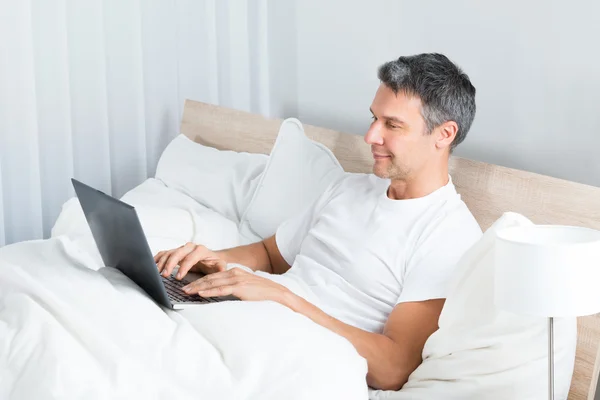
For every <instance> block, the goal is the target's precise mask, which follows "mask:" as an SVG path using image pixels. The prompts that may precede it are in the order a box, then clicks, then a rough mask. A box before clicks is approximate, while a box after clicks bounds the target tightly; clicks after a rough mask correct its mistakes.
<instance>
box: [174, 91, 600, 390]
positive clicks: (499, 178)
mask: <svg viewBox="0 0 600 400" xmlns="http://www.w3.org/2000/svg"><path fill="white" fill-rule="evenodd" d="M280 124H281V120H276V119H267V118H264V117H262V116H260V115H256V114H250V113H247V112H243V111H237V110H232V109H229V108H224V107H219V106H214V105H210V104H205V103H200V102H195V101H191V100H187V101H186V103H185V109H184V112H183V120H182V123H181V133H183V134H185V135H187V136H188V137H189V138H191V139H192V140H194V141H196V142H199V143H202V144H204V145H208V146H212V147H215V148H218V149H221V150H234V151H246V152H250V153H263V154H269V152H270V151H271V148H272V146H273V143H274V142H275V138H276V136H277V132H278V131H279V125H280ZM304 130H305V132H306V134H307V136H308V137H310V138H311V139H313V140H315V141H318V142H321V143H323V144H324V145H326V146H327V147H329V148H330V149H331V150H332V151H333V152H334V154H335V155H336V157H337V158H338V160H339V161H340V163H341V164H342V166H343V167H344V169H345V170H346V171H348V172H371V170H372V165H373V161H372V155H371V149H370V146H368V145H367V144H365V143H364V141H363V138H362V136H358V135H351V134H347V133H342V132H336V131H333V130H330V129H325V128H320V127H316V126H310V125H304ZM450 174H451V175H452V179H453V182H454V184H455V186H456V188H457V190H458V192H459V193H460V194H461V196H462V198H463V200H464V201H465V203H467V205H468V206H469V209H470V210H471V212H472V213H473V215H474V216H475V218H476V219H477V221H478V222H479V224H480V225H481V228H482V229H483V230H485V229H487V228H488V227H489V226H490V225H491V224H492V223H493V222H494V221H495V220H496V219H498V218H499V217H500V216H501V215H502V213H504V212H505V211H514V212H518V213H520V214H523V215H525V216H526V217H528V218H529V219H531V220H532V221H533V222H535V223H537V224H564V225H578V226H585V227H589V228H594V229H599V230H600V188H597V187H594V186H588V185H583V184H580V183H575V182H570V181H565V180H562V179H557V178H551V177H548V176H543V175H538V174H534V173H531V172H526V171H520V170H515V169H510V168H505V167H501V166H498V165H492V164H486V163H483V162H479V161H473V160H468V159H465V158H459V157H452V158H451V161H450ZM599 344H600V315H593V316H588V317H581V318H579V319H578V339H577V354H576V361H575V372H574V374H573V380H572V383H571V390H570V392H569V400H594V396H595V392H596V385H597V380H598V372H599V371H598V368H599V366H600V362H599V359H600V357H599Z"/></svg>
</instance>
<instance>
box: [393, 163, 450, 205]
mask: <svg viewBox="0 0 600 400" xmlns="http://www.w3.org/2000/svg"><path fill="white" fill-rule="evenodd" d="M447 184H448V168H447V167H446V168H439V169H437V170H436V171H435V172H428V173H423V174H420V175H419V176H416V177H411V178H408V179H397V180H392V183H391V184H390V187H389V188H388V191H387V196H388V197H389V198H390V199H392V200H407V199H416V198H419V197H425V196H427V195H428V194H431V193H433V192H435V191H436V190H438V189H439V188H441V187H443V186H445V185H447Z"/></svg>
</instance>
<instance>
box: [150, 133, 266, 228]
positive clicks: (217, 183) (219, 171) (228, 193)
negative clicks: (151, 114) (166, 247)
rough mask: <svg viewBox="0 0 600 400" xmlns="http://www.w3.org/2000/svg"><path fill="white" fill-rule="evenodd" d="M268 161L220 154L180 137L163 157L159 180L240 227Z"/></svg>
mask: <svg viewBox="0 0 600 400" xmlns="http://www.w3.org/2000/svg"><path fill="white" fill-rule="evenodd" d="M242 139H243V138H242ZM267 160H268V156H266V155H264V154H252V153H237V152H235V151H228V150H226V151H221V150H217V149H215V148H212V147H208V146H203V145H201V144H199V143H196V142H194V141H192V140H191V139H189V138H188V137H186V136H185V135H179V136H177V137H176V138H175V139H173V141H172V142H171V143H170V144H169V146H167V148H166V149H165V151H164V152H163V154H162V156H161V157H160V160H159V162H158V166H157V168H156V179H159V180H160V181H162V182H163V183H164V184H165V185H167V186H168V187H170V188H173V189H176V190H179V191H180V192H183V193H185V194H187V195H188V196H190V197H192V198H193V199H194V200H196V201H197V202H199V203H200V204H202V205H204V206H206V207H208V208H210V209H211V210H214V211H216V212H218V213H219V214H221V215H223V216H224V217H226V218H229V219H230V220H232V221H235V222H236V223H239V221H240V217H241V216H242V214H243V213H244V210H245V209H246V207H247V205H248V203H249V202H250V199H252V196H253V194H254V191H255V190H256V187H257V184H258V180H259V177H260V175H261V173H262V172H263V170H264V168H265V166H266V164H267Z"/></svg>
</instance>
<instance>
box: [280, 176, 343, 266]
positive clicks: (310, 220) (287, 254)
mask: <svg viewBox="0 0 600 400" xmlns="http://www.w3.org/2000/svg"><path fill="white" fill-rule="evenodd" d="M338 186H339V182H338V183H334V184H331V185H330V186H329V187H328V188H327V189H326V190H325V191H324V192H323V194H321V196H319V197H318V198H317V200H316V201H314V202H313V203H312V204H310V205H309V206H308V207H307V208H306V209H304V211H302V212H301V213H300V214H297V215H295V216H293V217H291V218H289V219H287V220H285V221H284V222H282V223H281V225H279V227H278V228H277V231H276V232H275V242H276V243H277V248H278V249H279V252H280V253H281V256H282V257H283V259H284V260H285V261H286V262H287V263H288V264H289V265H292V264H293V263H294V260H295V259H296V256H297V255H298V253H300V247H301V246H302V242H303V241H304V238H305V237H306V235H307V234H308V232H309V231H310V229H311V228H312V226H313V225H314V223H315V221H316V219H317V217H318V216H319V213H320V212H321V210H322V209H323V207H325V205H327V203H329V201H330V200H331V198H332V197H333V195H334V192H335V190H336V188H337V187H338Z"/></svg>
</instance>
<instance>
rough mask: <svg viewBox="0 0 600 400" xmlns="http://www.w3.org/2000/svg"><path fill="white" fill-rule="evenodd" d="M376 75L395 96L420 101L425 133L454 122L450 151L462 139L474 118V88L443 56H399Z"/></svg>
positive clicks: (458, 69) (461, 72)
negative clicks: (455, 131) (414, 98)
mask: <svg viewBox="0 0 600 400" xmlns="http://www.w3.org/2000/svg"><path fill="white" fill-rule="evenodd" d="M378 76H379V80H380V81H381V82H382V83H383V84H384V85H386V86H387V87H389V88H390V89H392V90H393V91H394V93H396V94H397V93H398V92H402V93H404V94H406V95H409V96H417V97H418V98H419V99H420V100H421V104H422V106H423V109H422V112H421V114H422V116H423V119H424V120H425V123H426V124H427V133H428V134H431V132H432V131H433V130H434V129H435V128H436V127H438V126H440V125H441V124H443V123H444V122H447V121H454V122H456V124H457V125H458V132H457V133H456V138H454V141H453V142H452V146H451V150H454V148H455V147H456V146H458V145H459V144H460V143H461V142H462V141H463V140H465V137H466V136H467V133H468V132H469V128H470V127H471V123H472V122H473V119H474V118H475V87H474V86H473V85H472V84H471V81H470V80H469V77H468V76H467V74H465V73H464V72H463V71H462V70H461V69H460V68H459V67H458V66H456V65H455V64H454V63H453V62H452V61H450V60H449V59H448V58H447V57H446V56H444V55H443V54H437V53H426V54H417V55H414V56H408V57H400V58H398V59H397V60H395V61H390V62H387V63H385V64H383V65H382V66H381V67H379V73H378Z"/></svg>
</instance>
